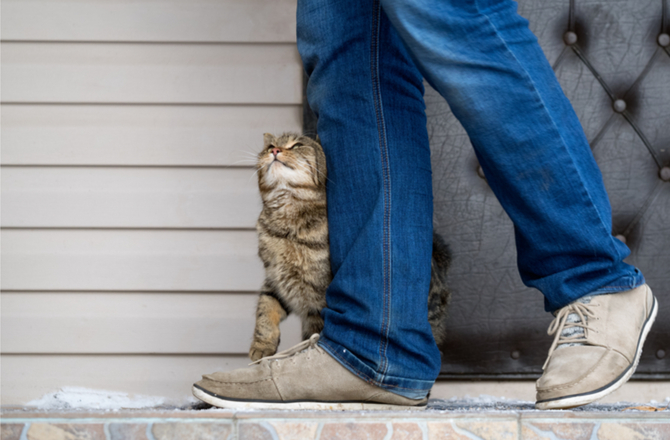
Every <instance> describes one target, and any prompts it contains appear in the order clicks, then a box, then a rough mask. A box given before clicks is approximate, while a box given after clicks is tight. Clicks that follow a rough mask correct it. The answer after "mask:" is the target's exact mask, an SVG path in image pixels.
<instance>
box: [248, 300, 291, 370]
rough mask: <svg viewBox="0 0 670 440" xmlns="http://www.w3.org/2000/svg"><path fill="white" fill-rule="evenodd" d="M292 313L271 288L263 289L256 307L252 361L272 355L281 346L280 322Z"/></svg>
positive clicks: (250, 354) (251, 349)
mask: <svg viewBox="0 0 670 440" xmlns="http://www.w3.org/2000/svg"><path fill="white" fill-rule="evenodd" d="M289 313H290V310H289V308H288V306H287V305H286V304H285V303H284V301H282V300H281V298H280V297H279V296H278V295H277V294H276V293H274V292H273V291H271V290H263V291H261V294H260V296H259V297H258V306H257V307H256V329H255V330H254V339H253V342H252V343H251V348H250V349H249V357H250V358H251V360H252V361H257V360H258V359H260V358H262V357H266V356H272V355H273V354H275V353H276V352H277V347H279V339H280V332H279V323H280V322H282V321H283V320H284V319H286V316H288V314H289Z"/></svg>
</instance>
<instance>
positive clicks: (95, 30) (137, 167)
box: [1, 0, 302, 405]
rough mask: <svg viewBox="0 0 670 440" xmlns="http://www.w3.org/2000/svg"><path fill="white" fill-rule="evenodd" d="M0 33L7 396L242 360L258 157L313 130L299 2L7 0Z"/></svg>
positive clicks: (248, 320) (293, 323)
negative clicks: (306, 123) (288, 135)
mask: <svg viewBox="0 0 670 440" xmlns="http://www.w3.org/2000/svg"><path fill="white" fill-rule="evenodd" d="M1 49H2V102H3V105H2V108H1V112H2V182H1V183H2V228H3V229H2V322H1V327H2V328H1V330H2V341H1V343H2V404H3V405H21V404H24V403H26V402H28V401H30V400H32V399H36V398H38V397H40V396H41V395H43V394H45V393H48V392H53V391H56V390H58V389H59V388H61V387H66V386H84V387H88V388H95V389H105V390H114V391H124V392H128V393H132V394H135V393H140V394H148V395H155V396H165V397H168V398H177V399H181V398H185V397H187V396H188V395H189V393H190V385H191V383H192V382H193V381H195V380H198V379H199V377H200V375H201V374H203V373H207V372H211V371H215V370H224V369H230V368H236V367H241V366H244V365H246V364H247V363H248V358H247V357H246V352H247V350H248V347H249V343H250V340H251V336H252V332H253V324H254V307H255V302H256V296H257V292H258V289H259V287H260V285H261V283H262V277H263V271H262V265H261V263H260V261H259V259H258V257H257V255H256V252H257V240H256V234H255V231H254V223H255V219H256V217H257V216H258V212H259V210H260V200H259V197H258V191H257V187H256V178H255V176H254V169H253V166H252V164H253V163H254V158H255V156H256V154H257V153H258V149H259V147H260V146H261V145H262V134H263V133H264V132H273V133H279V132H282V131H301V129H302V127H301V125H302V111H301V100H302V97H301V86H302V67H301V65H300V60H299V56H298V53H297V50H296V47H295V0H273V1H271V2H268V1H266V0H196V1H192V2H190V1H183V0H182V1H162V0H150V1H129V0H125V1H118V0H76V1H75V0H69V1H66V0H49V1H47V0H33V1H30V0H4V1H3V2H2V48H1ZM299 333H300V332H299V322H298V320H297V319H295V318H294V317H293V318H290V319H289V320H288V322H287V323H285V325H284V326H283V334H282V347H287V346H290V345H292V344H294V343H296V342H297V341H298V340H299Z"/></svg>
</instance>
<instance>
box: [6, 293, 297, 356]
mask: <svg viewBox="0 0 670 440" xmlns="http://www.w3.org/2000/svg"><path fill="white" fill-rule="evenodd" d="M1 297H2V351H3V353H99V354H102V353H124V354H130V353H172V354H176V353H193V354H246V353H247V352H248V351H249V344H250V343H251V339H252V336H253V331H254V323H255V308H256V300H257V295H255V294H250V293H246V294H244V293H242V294H233V293H230V294H214V293H212V294H202V293H200V294H199V293H113V292H106V293H96V292H93V293H84V292H82V293H79V292H76V293H72V292H69V293H67V292H58V293H54V292H47V293H41V292H30V293H26V292H21V293H3V294H2V295H1ZM282 341H284V343H285V344H286V343H288V344H289V346H291V345H294V344H296V343H298V342H299V341H300V322H299V320H298V319H297V318H295V317H293V318H292V319H290V320H287V321H286V322H285V323H283V324H282Z"/></svg>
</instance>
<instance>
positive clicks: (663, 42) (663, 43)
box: [656, 33, 670, 47]
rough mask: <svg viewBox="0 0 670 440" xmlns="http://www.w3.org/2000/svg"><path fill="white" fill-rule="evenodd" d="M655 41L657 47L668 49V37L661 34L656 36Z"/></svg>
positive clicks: (669, 44) (669, 41) (669, 38)
mask: <svg viewBox="0 0 670 440" xmlns="http://www.w3.org/2000/svg"><path fill="white" fill-rule="evenodd" d="M656 41H657V42H658V45H659V46H661V47H668V46H670V35H668V34H665V33H663V34H661V35H659V36H658V38H657V39H656Z"/></svg>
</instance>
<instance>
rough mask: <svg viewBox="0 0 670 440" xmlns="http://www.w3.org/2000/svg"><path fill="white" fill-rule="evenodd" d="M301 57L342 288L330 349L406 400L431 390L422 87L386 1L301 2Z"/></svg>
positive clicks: (327, 338) (332, 302) (327, 333)
mask: <svg viewBox="0 0 670 440" xmlns="http://www.w3.org/2000/svg"><path fill="white" fill-rule="evenodd" d="M298 49H299V50H300V53H301V56H302V59H303V63H304V65H305V69H306V71H307V73H308V75H309V83H308V87H307V97H308V100H309V103H310V106H311V107H312V109H313V110H314V111H315V113H316V114H317V115H318V132H319V137H320V139H321V143H322V145H323V147H324V150H325V152H326V156H327V162H328V178H329V181H328V185H327V189H328V220H329V231H330V254H331V266H332V269H333V281H332V283H331V285H330V287H329V289H328V292H327V307H326V308H325V309H324V310H323V312H322V315H323V318H324V330H323V332H322V334H321V336H322V339H321V341H320V345H321V346H322V347H324V348H325V349H326V350H327V351H328V352H329V353H330V354H332V355H333V356H334V357H335V358H337V359H338V360H339V361H340V362H341V363H342V364H343V365H345V366H347V368H349V369H350V371H352V372H354V373H355V374H357V375H358V376H359V377H361V378H363V379H365V380H366V381H368V382H369V383H373V384H376V385H378V386H381V387H383V388H385V389H388V390H391V391H393V392H396V393H398V394H401V395H404V396H407V397H412V398H420V397H423V396H425V395H426V394H427V392H428V390H430V388H431V386H432V384H433V381H434V379H435V377H436V376H437V374H438V371H439V367H440V355H439V352H438V349H437V347H436V345H435V342H434V340H433V337H432V334H431V329H430V326H429V325H428V321H427V314H428V310H427V295H428V285H429V282H430V258H431V250H432V188H431V171H430V150H429V146H428V137H427V132H426V120H425V114H424V103H423V86H422V78H421V75H420V73H419V72H418V70H417V69H416V67H415V66H414V65H413V63H412V61H411V60H410V59H409V56H408V55H407V53H406V50H405V48H404V46H403V44H402V42H401V41H400V39H399V37H398V36H397V34H396V32H395V30H394V29H393V28H392V27H391V26H390V23H389V22H388V19H387V18H386V16H385V15H384V13H383V12H382V11H381V7H380V4H379V2H378V1H376V0H367V1H343V2H332V1H324V0H317V1H314V0H301V1H299V3H298Z"/></svg>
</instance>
